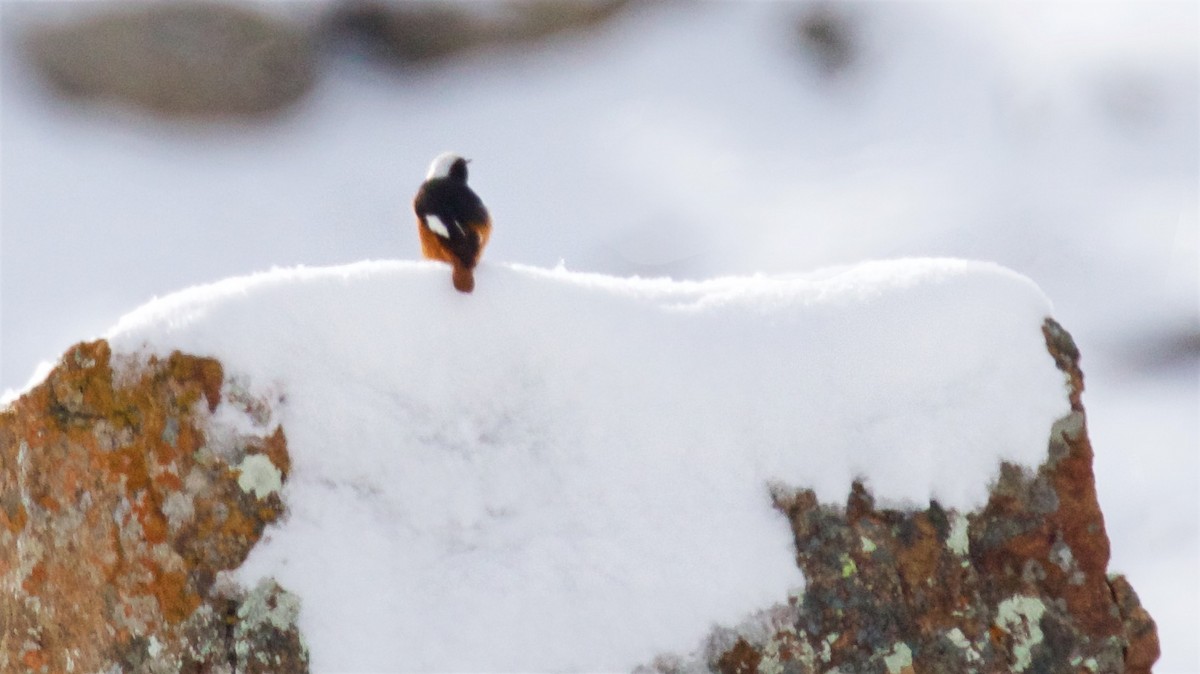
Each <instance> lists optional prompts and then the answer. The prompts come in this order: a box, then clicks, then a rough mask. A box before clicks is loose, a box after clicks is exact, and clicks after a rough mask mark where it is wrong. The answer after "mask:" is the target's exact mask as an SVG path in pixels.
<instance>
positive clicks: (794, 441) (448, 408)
mask: <svg viewBox="0 0 1200 674" xmlns="http://www.w3.org/2000/svg"><path fill="white" fill-rule="evenodd" d="M445 275H446V270H445V268H444V266H442V265H437V264H433V263H425V262H395V261H381V262H362V263H358V264H353V265H348V266H342V267H330V268H302V267H301V268H289V269H275V270H272V271H270V272H266V273H262V274H257V275H253V276H248V277H243V278H237V279H229V280H226V281H221V282H219V283H215V284H212V285H208V286H201V287H196V288H191V289H188V290H184V291H182V292H180V293H176V294H174V295H171V296H169V297H165V298H161V299H157V300H155V301H153V302H151V303H150V304H148V305H146V306H144V307H142V308H141V309H138V310H136V311H134V312H132V313H131V314H129V315H127V316H125V317H124V318H122V319H121V321H120V322H119V323H118V324H117V326H115V327H114V328H113V329H112V331H111V332H110V333H109V335H108V338H109V340H110V342H111V343H112V345H113V347H114V350H116V351H118V352H122V353H127V354H145V353H147V352H156V353H165V352H169V351H170V350H172V349H182V350H184V351H186V352H190V353H194V354H197V355H213V356H216V357H217V358H219V359H220V360H221V361H222V362H223V363H224V365H225V367H226V371H227V374H228V375H229V376H231V377H236V379H237V382H238V385H239V386H240V387H244V388H246V389H247V390H251V391H253V390H258V391H261V392H264V393H263V394H262V395H263V397H264V398H269V399H271V400H275V399H277V398H279V397H282V399H283V400H285V402H283V403H279V404H277V405H276V406H275V408H274V409H273V410H272V419H273V420H276V421H278V422H279V423H281V424H282V425H283V427H284V429H285V431H286V433H287V436H288V442H289V448H290V451H291V454H292V461H293V468H292V474H291V478H290V481H289V482H288V484H287V485H286V486H285V488H284V497H285V500H286V502H287V503H288V505H289V508H290V513H291V514H290V518H289V520H288V521H287V522H286V523H284V524H283V525H282V526H280V527H278V528H277V529H275V530H274V531H271V532H269V536H268V538H269V540H268V541H266V542H265V543H263V544H260V546H259V547H258V548H257V549H256V550H255V552H254V553H252V555H251V557H250V559H249V560H247V562H246V564H245V565H244V566H243V568H242V569H241V570H239V572H238V575H239V577H240V578H241V580H242V581H244V582H246V583H247V584H253V583H254V582H256V581H257V579H258V578H259V577H260V576H264V575H271V576H274V577H275V578H276V579H278V581H279V582H280V583H281V584H282V585H283V586H284V587H286V588H288V589H289V590H291V591H293V592H296V593H297V594H298V595H299V596H300V597H301V598H302V601H303V608H302V613H301V620H300V624H301V627H302V629H303V630H304V633H305V637H306V639H307V640H308V643H309V646H310V649H311V655H312V664H313V671H314V672H331V671H343V670H393V669H396V668H400V669H405V670H430V669H437V670H516V669H527V670H542V671H545V670H599V669H604V670H611V669H628V668H630V667H632V666H634V665H636V664H637V663H640V662H647V661H649V660H650V659H652V658H653V656H654V655H655V654H657V653H660V652H663V651H674V652H681V651H687V650H689V649H691V648H693V647H695V646H696V645H697V644H698V643H699V641H700V639H701V637H702V636H703V634H704V633H705V632H706V630H707V629H708V628H709V627H710V625H711V624H712V623H714V622H724V623H732V622H736V621H737V620H739V619H741V618H743V617H744V616H746V615H748V614H750V613H751V612H753V611H755V610H757V609H762V608H764V607H767V606H769V605H771V604H773V603H775V602H778V601H781V600H783V599H784V598H786V596H787V594H788V592H789V590H793V589H795V588H796V587H798V586H800V585H801V584H802V582H803V579H802V578H801V577H800V574H799V571H798V570H797V569H796V566H795V564H794V563H793V551H792V549H791V534H790V532H789V529H788V526H787V523H786V522H785V521H784V519H783V517H782V516H781V515H779V514H778V513H776V512H775V511H774V510H773V509H772V507H771V504H770V499H769V496H768V489H767V485H768V483H771V482H780V483H784V484H787V485H790V486H796V487H808V488H812V489H814V490H816V492H817V494H818V496H819V497H820V498H821V499H823V500H827V501H833V502H841V501H842V500H844V498H845V495H846V493H847V491H848V487H849V483H850V481H851V480H852V479H854V478H856V477H859V478H863V479H865V480H866V481H867V483H868V485H869V487H870V488H871V489H872V491H873V492H874V493H875V495H876V497H877V498H878V499H880V500H881V501H882V502H883V503H889V502H892V503H895V504H918V505H920V504H924V503H926V502H927V501H928V500H929V499H930V498H937V499H938V500H939V501H940V502H941V503H942V504H943V505H944V506H946V507H959V508H969V507H972V506H977V505H979V504H981V503H982V502H983V500H984V498H985V496H986V492H987V487H988V483H989V481H991V480H992V479H993V478H994V477H995V475H996V473H997V470H998V465H999V461H1000V460H1001V459H1007V460H1010V461H1015V462H1018V463H1022V464H1025V465H1030V466H1033V465H1037V464H1038V463H1040V461H1041V460H1042V459H1043V458H1044V456H1045V451H1046V442H1047V437H1048V432H1049V429H1050V425H1051V423H1052V422H1053V421H1054V420H1055V419H1056V418H1058V417H1060V416H1062V415H1063V414H1065V413H1066V412H1067V411H1068V409H1067V402H1066V396H1065V390H1064V382H1063V379H1062V376H1061V374H1060V373H1059V372H1058V371H1057V370H1056V369H1055V367H1054V365H1053V361H1052V359H1051V358H1050V356H1049V355H1048V354H1047V352H1046V349H1045V345H1044V342H1043V340H1042V335H1041V331H1040V326H1041V323H1042V321H1043V319H1044V318H1045V317H1046V316H1047V315H1049V313H1050V310H1051V309H1050V305H1049V302H1048V301H1047V300H1046V298H1045V296H1044V295H1043V294H1042V293H1041V291H1040V290H1038V288H1037V287H1036V286H1035V285H1034V284H1033V283H1032V282H1030V281H1029V280H1028V279H1026V278H1024V277H1022V276H1020V275H1018V274H1016V273H1014V272H1011V271H1008V270H1006V269H1003V268H1001V267H998V266H996V265H992V264H988V263H979V262H967V261H962V260H945V259H925V260H897V261H886V262H871V263H864V264H860V265H855V266H852V267H845V268H838V269H830V270H823V271H820V272H816V273H812V274H806V275H794V276H755V277H740V278H720V279H714V280H710V281H701V282H673V281H670V280H665V279H620V278H614V277H607V276H601V275H593V274H579V273H573V272H568V271H566V270H564V269H562V268H559V269H555V270H545V269H538V268H532V267H524V266H520V265H502V264H484V265H483V266H482V267H481V268H480V269H479V277H478V278H479V286H478V288H477V289H476V292H475V293H474V294H473V295H471V296H460V295H459V294H458V293H455V292H454V291H453V290H452V289H451V288H450V287H449V284H447V283H446V279H445ZM219 414H220V411H219V410H218V415H219Z"/></svg>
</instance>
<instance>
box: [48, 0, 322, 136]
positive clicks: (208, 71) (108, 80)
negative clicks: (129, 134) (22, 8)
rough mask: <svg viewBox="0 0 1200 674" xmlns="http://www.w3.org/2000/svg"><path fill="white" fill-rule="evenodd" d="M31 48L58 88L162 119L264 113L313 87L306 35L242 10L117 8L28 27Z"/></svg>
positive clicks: (172, 5)
mask: <svg viewBox="0 0 1200 674" xmlns="http://www.w3.org/2000/svg"><path fill="white" fill-rule="evenodd" d="M27 38H28V39H27V40H26V45H27V51H28V53H29V55H30V56H31V58H32V61H33V63H34V65H35V66H36V68H37V70H38V71H39V72H41V73H42V74H43V75H44V76H45V77H46V79H47V80H48V81H49V82H50V83H51V84H53V85H54V86H55V88H57V89H58V90H59V91H61V92H64V93H66V94H70V95H76V96H81V97H84V98H96V99H108V100H117V101H122V102H126V103H131V104H134V105H136V106H139V107H143V108H147V109H150V110H154V111H156V112H160V113H165V114H168V115H190V116H214V115H261V114H265V113H270V112H273V111H275V110H278V109H280V108H281V107H283V106H286V105H288V104H290V103H292V102H294V101H296V100H297V99H299V98H300V97H301V96H302V95H303V94H305V93H306V92H307V91H308V90H309V89H310V88H311V86H312V83H313V80H314V73H315V64H314V60H315V56H314V52H313V49H312V45H311V41H310V40H309V38H308V36H307V34H306V33H305V32H303V31H301V30H299V29H297V28H293V27H291V26H289V25H288V24H287V23H286V22H284V21H282V20H280V19H276V18H273V17H270V16H267V15H264V14H260V13H258V12H255V11H252V10H250V9H248V8H246V7H244V6H238V5H224V4H216V3H209V2H195V1H187V2H167V3H150V4H137V5H132V6H120V7H118V6H114V7H110V8H108V9H106V10H104V11H103V12H100V13H97V14H95V15H93V16H90V17H89V18H85V19H82V20H76V21H72V22H64V23H57V24H53V25H47V26H43V27H41V28H37V29H34V30H31V31H30V33H29V35H28V36H27Z"/></svg>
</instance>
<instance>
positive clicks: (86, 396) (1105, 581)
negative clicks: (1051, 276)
mask: <svg viewBox="0 0 1200 674" xmlns="http://www.w3.org/2000/svg"><path fill="white" fill-rule="evenodd" d="M1044 333H1045V337H1046V344H1047V346H1048V349H1049V352H1050V354H1051V356H1052V357H1053V359H1054V361H1055V362H1056V364H1057V366H1058V368H1059V369H1060V370H1062V372H1063V373H1064V376H1065V377H1066V378H1067V380H1068V382H1069V390H1070V399H1071V407H1072V411H1071V412H1070V414H1068V415H1067V416H1065V417H1064V418H1062V419H1061V420H1059V421H1058V422H1057V423H1056V424H1055V425H1054V427H1053V428H1052V429H1051V432H1050V439H1049V443H1048V446H1047V456H1046V459H1045V461H1044V463H1042V465H1041V466H1040V467H1038V469H1037V470H1033V471H1031V470H1028V469H1026V468H1022V467H1019V466H1016V465H1003V466H1002V467H1001V471H1000V477H999V479H998V481H997V483H996V485H994V487H993V488H992V490H991V494H990V498H989V500H988V502H987V504H986V505H985V506H984V507H983V508H981V509H980V510H978V511H975V512H957V511H954V510H947V509H944V508H942V507H941V506H940V505H938V504H937V503H936V502H935V503H930V504H929V506H928V507H927V508H924V509H920V510H896V509H889V508H885V507H880V506H879V505H878V504H877V503H876V502H875V500H874V499H873V497H872V495H871V494H870V492H869V491H868V489H867V488H866V487H865V486H864V485H862V484H855V485H854V486H853V487H852V488H851V491H850V494H849V496H848V499H847V501H846V502H845V504H829V503H820V502H819V501H818V500H817V498H816V496H815V495H814V493H813V492H812V491H809V490H806V489H797V488H795V487H793V486H783V485H776V486H774V487H773V488H772V494H773V496H774V500H775V504H776V507H777V508H778V509H779V510H780V511H781V513H783V514H784V515H785V516H786V517H787V518H788V520H789V521H790V523H791V529H792V532H793V535H794V542H795V546H796V561H797V563H798V565H799V566H800V568H801V569H802V570H803V571H804V575H805V577H806V579H807V585H806V587H805V590H804V592H803V594H801V595H799V596H794V597H790V598H786V599H785V598H782V597H781V602H780V604H779V605H778V606H776V607H773V608H771V609H768V610H764V611H763V612H762V613H760V614H758V615H756V616H754V617H752V618H751V619H749V620H748V621H747V622H746V623H744V624H742V625H739V626H735V627H729V628H721V629H718V630H716V631H714V633H713V634H712V635H711V636H710V638H709V639H708V642H707V645H706V647H705V648H704V649H703V650H702V652H701V653H700V654H699V655H696V656H687V657H677V656H671V655H663V656H661V657H659V658H657V659H656V660H655V661H654V662H652V663H650V664H648V665H647V666H646V667H645V668H644V670H646V671H648V672H651V671H657V672H684V671H687V672H693V671H714V672H721V673H722V674H749V673H751V672H763V673H766V672H791V673H795V674H851V673H858V672H863V673H866V672H870V673H873V674H875V673H882V672H887V673H888V674H918V673H925V672H934V673H941V672H956V673H957V672H963V673H976V674H990V673H994V672H1031V673H1033V672H1043V673H1044V672H1054V673H1059V672H1071V673H1077V674H1101V673H1103V674H1118V673H1126V674H1147V673H1148V672H1150V668H1151V666H1152V665H1153V664H1154V662H1155V660H1156V659H1157V657H1158V651H1159V649H1158V640H1157V634H1156V630H1155V625H1154V622H1153V620H1152V619H1151V618H1150V616H1149V615H1148V614H1147V613H1146V611H1145V609H1143V608H1142V607H1141V605H1140V603H1139V602H1138V598H1137V595H1136V594H1135V593H1134V591H1133V588H1132V587H1130V585H1129V583H1128V582H1127V581H1126V580H1125V578H1123V577H1121V576H1109V575H1108V574H1107V566H1108V560H1109V547H1108V538H1107V535H1106V533H1105V529H1104V518H1103V515H1102V513H1101V512H1100V508H1099V505H1098V502H1097V499H1096V491H1095V483H1094V480H1093V475H1092V448H1091V445H1090V443H1089V441H1088V437H1087V429H1086V417H1085V415H1084V409H1083V406H1082V404H1081V401H1080V396H1081V393H1082V391H1083V374H1082V372H1081V371H1080V369H1079V353H1078V351H1077V349H1076V348H1075V345H1074V343H1073V342H1072V340H1071V338H1070V336H1069V335H1068V334H1067V333H1066V332H1065V331H1063V330H1062V329H1061V327H1059V326H1058V324H1056V323H1054V322H1053V321H1047V322H1046V324H1045V326H1044ZM271 403H272V401H265V400H261V399H254V398H251V397H250V396H249V395H248V394H246V393H245V391H243V390H242V389H240V388H239V386H238V384H237V382H236V381H232V382H231V381H226V380H225V376H224V373H223V371H222V367H221V365H220V363H218V362H217V361H214V360H211V359H206V358H197V357H193V356H188V355H184V354H180V353H174V354H172V355H170V356H169V357H167V358H161V359H159V358H151V359H149V361H148V362H136V363H135V362H129V363H122V362H116V363H114V358H113V356H112V355H111V354H110V351H109V348H108V345H107V344H106V343H105V342H103V341H100V342H93V343H88V344H80V345H78V346H76V347H74V348H72V349H71V350H70V351H69V352H68V353H67V354H66V356H65V357H64V358H63V360H62V362H61V363H60V364H59V366H58V367H57V368H56V369H55V370H54V371H53V372H52V373H51V374H50V375H49V377H48V378H47V380H46V381H45V382H44V383H43V384H41V385H40V386H38V387H37V388H35V389H33V390H32V391H30V392H29V393H27V394H26V395H24V396H23V397H22V398H20V399H19V400H18V401H16V402H15V403H14V404H13V405H12V406H11V407H10V408H8V409H7V410H4V411H3V412H0V625H2V626H3V630H2V631H0V671H5V672H9V671H12V672H69V671H82V672H99V671H104V672H114V671H115V672H217V673H228V674H232V673H233V672H303V671H306V670H307V654H306V651H305V647H304V642H303V640H302V635H301V634H300V633H299V631H298V628H297V626H296V620H297V616H298V614H299V609H300V606H299V601H300V600H299V599H298V598H297V597H295V596H293V595H291V594H289V593H288V592H287V591H286V590H284V589H283V588H280V587H279V586H277V585H276V584H275V583H273V582H271V581H267V582H264V583H263V584H261V585H259V586H258V587H256V588H254V589H253V590H249V591H247V590H245V589H243V588H240V587H238V586H237V585H235V584H234V583H233V582H231V581H230V580H229V579H228V578H227V575H226V574H225V573H223V572H224V571H226V570H229V569H233V568H235V567H237V566H238V565H240V564H241V563H242V561H243V560H244V559H245V558H246V556H247V554H248V553H249V551H250V549H251V548H252V547H253V546H254V545H255V543H256V542H257V541H258V539H259V538H260V536H261V535H262V532H263V529H264V527H265V526H266V525H267V524H269V523H271V522H273V521H276V520H277V519H278V518H279V517H280V516H281V514H282V513H283V509H284V504H283V502H282V501H281V499H280V495H279V488H280V486H281V485H282V483H283V481H284V480H286V479H287V475H288V472H289V469H290V460H289V458H288V454H287V447H286V444H287V443H286V440H285V437H284V434H283V431H282V430H281V429H278V428H275V429H271V428H269V424H268V421H269V414H267V413H266V410H267V408H269V406H270V404H271ZM222 406H224V407H222ZM230 410H235V411H236V413H238V414H244V415H246V417H247V418H248V419H250V424H251V425H252V426H257V427H258V428H260V429H261V430H262V432H261V433H259V434H251V435H234V436H230V434H229V433H228V432H217V431H216V430H214V424H213V423H212V420H211V417H212V415H213V414H214V413H216V414H219V413H222V411H224V412H225V413H229V411H230Z"/></svg>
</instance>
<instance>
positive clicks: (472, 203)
mask: <svg viewBox="0 0 1200 674" xmlns="http://www.w3.org/2000/svg"><path fill="white" fill-rule="evenodd" d="M413 206H414V208H415V209H416V212H417V215H418V216H420V217H422V218H423V219H424V220H425V223H426V226H427V227H429V229H430V231H432V232H433V233H434V234H436V235H437V236H438V238H439V239H441V241H442V243H443V244H444V245H445V246H446V248H447V249H448V250H450V252H451V253H453V254H454V256H455V257H457V258H458V259H459V260H461V261H462V262H463V264H464V265H467V266H473V265H474V263H475V260H476V258H477V257H478V255H479V249H480V246H481V245H482V242H481V241H480V239H479V235H478V234H477V233H476V232H475V231H474V230H473V229H472V228H471V226H472V225H481V224H483V223H485V222H487V219H488V212H487V209H486V208H484V206H483V201H482V200H480V198H479V196H478V195H476V194H475V192H473V191H472V190H471V188H469V187H467V186H466V185H462V184H453V183H446V182H442V183H432V182H431V183H428V184H426V185H425V186H424V187H423V188H422V189H421V190H420V192H418V193H417V198H416V200H415V201H414V203H413Z"/></svg>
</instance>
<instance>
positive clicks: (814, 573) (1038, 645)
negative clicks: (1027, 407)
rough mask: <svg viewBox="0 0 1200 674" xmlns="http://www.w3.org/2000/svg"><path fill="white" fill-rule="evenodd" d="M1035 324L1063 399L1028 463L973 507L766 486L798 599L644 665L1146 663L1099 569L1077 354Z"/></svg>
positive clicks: (969, 669) (1117, 583)
mask: <svg viewBox="0 0 1200 674" xmlns="http://www.w3.org/2000/svg"><path fill="white" fill-rule="evenodd" d="M1043 332H1044V333H1045V336H1046V344H1047V347H1048V348H1049V351H1050V354H1051V355H1052V356H1053V357H1054V360H1055V363H1056V364H1057V366H1058V368H1059V369H1060V370H1062V372H1063V373H1064V375H1065V376H1066V377H1067V379H1068V381H1069V383H1070V399H1071V408H1072V411H1071V413H1070V414H1068V415H1067V416H1066V417H1064V418H1063V419H1061V420H1059V421H1058V423H1056V424H1055V425H1054V427H1053V428H1052V429H1051V432H1050V440H1049V444H1048V451H1047V458H1046V460H1045V462H1044V463H1043V464H1042V465H1041V466H1040V467H1039V468H1038V469H1037V470H1036V471H1032V472H1031V471H1029V470H1026V469H1023V468H1021V467H1018V466H1015V465H1011V464H1005V465H1003V466H1002V467H1001V472H1000V478H999V480H998V482H997V484H996V485H995V486H994V487H993V488H992V490H991V493H990V498H989V500H988V502H987V505H986V506H985V507H984V508H982V509H981V510H979V511H976V512H969V513H962V512H956V511H947V510H945V509H943V508H942V507H940V506H939V505H938V504H937V503H936V502H934V503H931V504H930V505H929V507H928V508H926V509H924V510H892V509H887V508H881V507H878V506H877V505H876V503H875V502H874V499H873V498H872V496H871V494H870V493H869V492H868V491H867V490H866V489H865V488H864V487H863V485H861V484H855V485H854V486H853V488H852V489H851V492H850V494H849V497H848V499H847V502H846V503H845V505H844V506H843V505H840V504H823V503H819V502H818V501H817V499H816V497H815V495H814V494H813V492H811V491H808V490H804V489H791V488H787V487H782V486H779V487H776V488H775V490H774V496H775V503H776V506H777V507H778V508H779V509H780V510H781V511H782V512H784V513H785V514H786V515H787V517H788V519H789V520H790V521H791V524H792V531H793V533H794V535H795V542H796V560H797V563H798V564H799V565H800V568H801V569H803V571H804V575H805V578H806V579H807V586H806V588H805V591H804V593H803V596H800V597H793V598H791V600H790V601H788V603H786V604H782V603H781V604H780V605H779V606H777V607H776V608H775V609H773V610H770V611H765V612H764V613H762V614H761V615H759V616H756V617H755V619H753V620H751V621H748V622H747V623H746V624H744V625H741V626H738V627H737V628H728V629H719V630H717V631H715V632H714V633H713V634H712V635H711V637H710V639H709V642H708V644H707V647H706V649H705V650H704V652H703V653H702V654H701V656H700V657H699V658H693V659H691V660H689V659H685V658H679V657H671V656H663V657H661V658H659V659H658V660H656V661H655V662H654V663H653V664H652V665H651V666H649V667H647V669H648V670H651V671H660V672H677V671H696V670H711V671H718V672H721V673H722V674H748V673H750V672H795V673H796V674H809V673H819V674H850V673H851V672H872V673H877V672H878V673H882V672H887V673H888V674H919V673H924V672H938V673H940V672H962V673H964V674H965V673H978V674H983V673H991V672H1041V673H1049V672H1053V673H1060V672H1071V673H1078V674H1088V673H1090V674H1101V673H1102V674H1118V673H1121V672H1124V673H1126V674H1148V672H1150V668H1151V666H1152V665H1153V664H1154V662H1155V660H1157V658H1158V655H1159V648H1158V637H1157V633H1156V630H1155V625H1154V621H1153V620H1152V619H1151V618H1150V616H1149V614H1147V613H1146V611H1145V609H1143V608H1142V607H1141V605H1140V603H1139V602H1138V599H1137V595H1136V594H1135V593H1134V591H1133V588H1132V587H1131V586H1130V585H1129V583H1128V581H1126V579H1125V578H1124V577H1123V576H1109V575H1107V567H1108V559H1109V547H1108V545H1109V544H1108V536H1107V534H1106V533H1105V530H1104V517H1103V515H1102V513H1101V512H1100V506H1099V503H1098V502H1097V499H1096V488H1095V481H1094V479H1093V474H1092V447H1091V444H1090V442H1089V441H1088V436H1087V428H1086V419H1085V415H1084V409H1083V405H1082V403H1081V402H1080V395H1081V394H1082V392H1083V373H1082V371H1081V370H1080V369H1079V352H1078V350H1077V349H1076V348H1075V344H1074V342H1073V341H1072V339H1071V337H1070V335H1069V334H1067V333H1066V332H1065V331H1064V330H1063V329H1062V328H1061V327H1060V326H1059V325H1058V324H1057V323H1055V322H1054V321H1052V320H1048V321H1047V322H1046V324H1045V326H1044V329H1043Z"/></svg>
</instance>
